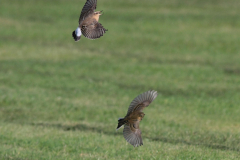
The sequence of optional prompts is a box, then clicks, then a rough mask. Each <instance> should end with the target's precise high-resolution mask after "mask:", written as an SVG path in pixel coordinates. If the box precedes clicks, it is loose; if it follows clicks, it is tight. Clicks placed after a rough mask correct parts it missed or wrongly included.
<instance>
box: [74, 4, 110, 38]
mask: <svg viewBox="0 0 240 160" xmlns="http://www.w3.org/2000/svg"><path fill="white" fill-rule="evenodd" d="M96 7H97V0H87V2H86V3H85V5H84V6H83V9H82V12H81V14H80V18H79V26H78V28H77V29H76V30H75V31H73V32H72V36H73V38H74V40H75V41H79V40H80V38H81V35H82V34H83V35H84V36H85V37H86V38H89V39H97V38H100V37H101V36H103V34H104V33H105V32H106V31H107V29H105V28H103V26H102V24H101V23H98V20H99V16H100V15H102V11H96V12H95V9H96Z"/></svg>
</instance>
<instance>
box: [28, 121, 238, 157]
mask: <svg viewBox="0 0 240 160" xmlns="http://www.w3.org/2000/svg"><path fill="white" fill-rule="evenodd" d="M31 125H34V126H43V127H53V128H58V129H62V130H64V131H84V132H85V131H86V132H88V131H89V132H97V133H101V134H106V135H111V136H122V131H118V132H116V131H115V130H114V129H113V130H112V129H111V131H110V130H103V129H102V128H103V127H92V126H88V125H86V124H75V125H67V124H60V123H58V124H56V123H52V124H51V123H31ZM204 136H206V135H204ZM144 138H146V139H149V140H151V141H160V142H164V143H171V144H186V145H195V146H204V147H208V148H212V149H220V150H231V151H238V152H239V151H240V149H239V148H238V147H234V146H232V147H230V146H227V145H221V144H217V143H220V142H213V143H214V144H212V143H207V142H206V143H198V142H191V141H186V140H184V139H174V138H168V137H149V136H145V137H144Z"/></svg>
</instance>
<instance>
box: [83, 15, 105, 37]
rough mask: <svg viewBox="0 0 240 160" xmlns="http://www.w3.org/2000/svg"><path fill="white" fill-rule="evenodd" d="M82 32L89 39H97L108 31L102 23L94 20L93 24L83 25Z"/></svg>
mask: <svg viewBox="0 0 240 160" xmlns="http://www.w3.org/2000/svg"><path fill="white" fill-rule="evenodd" d="M81 31H82V34H83V35H84V36H85V37H87V38H89V39H97V38H100V37H101V36H103V34H104V33H106V31H107V29H105V28H104V27H103V26H102V24H101V23H99V22H97V21H96V20H94V21H93V22H92V24H91V25H88V26H82V29H81Z"/></svg>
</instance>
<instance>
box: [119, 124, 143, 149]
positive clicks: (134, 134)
mask: <svg viewBox="0 0 240 160" xmlns="http://www.w3.org/2000/svg"><path fill="white" fill-rule="evenodd" d="M135 127H136V128H135ZM123 136H124V138H125V139H126V141H128V142H129V143H130V144H131V145H133V146H134V147H138V146H141V145H143V142H142V137H141V130H140V129H139V121H136V122H135V123H134V124H125V125H124V129H123Z"/></svg>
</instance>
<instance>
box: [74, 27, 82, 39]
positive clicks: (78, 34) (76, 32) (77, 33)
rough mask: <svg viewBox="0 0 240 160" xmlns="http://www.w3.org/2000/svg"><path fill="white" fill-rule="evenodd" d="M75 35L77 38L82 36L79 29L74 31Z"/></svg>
mask: <svg viewBox="0 0 240 160" xmlns="http://www.w3.org/2000/svg"><path fill="white" fill-rule="evenodd" d="M75 34H76V35H77V37H80V36H81V35H82V32H81V29H80V28H79V27H78V28H77V29H76V30H75Z"/></svg>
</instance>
